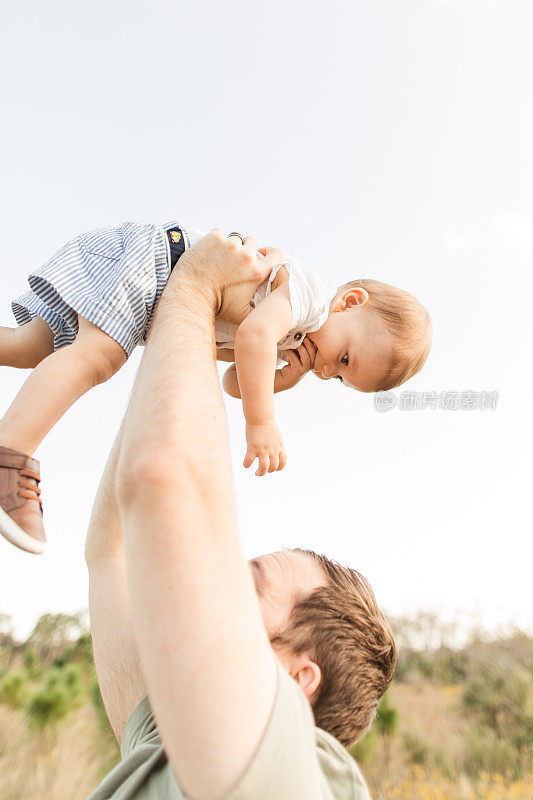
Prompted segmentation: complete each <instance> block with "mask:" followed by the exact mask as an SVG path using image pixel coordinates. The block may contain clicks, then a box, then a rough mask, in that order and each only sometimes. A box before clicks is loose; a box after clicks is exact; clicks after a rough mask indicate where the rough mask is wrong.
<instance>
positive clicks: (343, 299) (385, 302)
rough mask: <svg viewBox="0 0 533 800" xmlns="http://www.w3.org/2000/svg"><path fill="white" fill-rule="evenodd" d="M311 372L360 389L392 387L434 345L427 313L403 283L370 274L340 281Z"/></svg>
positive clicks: (318, 335)
mask: <svg viewBox="0 0 533 800" xmlns="http://www.w3.org/2000/svg"><path fill="white" fill-rule="evenodd" d="M307 335H308V337H309V339H310V340H311V341H312V342H313V344H314V345H315V346H316V348H317V352H316V357H315V364H314V367H313V372H314V373H315V375H317V376H318V377H319V378H322V379H328V378H340V379H341V380H342V382H343V383H344V384H345V385H346V386H350V387H351V388H352V389H358V390H359V391H361V392H376V391H381V390H385V389H393V388H394V387H395V386H399V385H400V384H402V383H404V381H406V380H408V379H409V378H411V377H413V375H416V373H417V372H418V371H419V370H420V369H422V367H423V365H424V363H425V361H426V358H427V356H428V353H429V349H430V347H431V338H432V329H431V321H430V319H429V315H428V313H427V311H426V310H425V308H423V307H422V306H421V305H420V303H419V302H418V300H417V299H416V298H415V297H413V296H412V295H411V294H409V293H408V292H405V291H403V289H398V288H397V287H396V286H389V284H387V283H381V281H375V280H370V279H360V280H355V281H350V283H347V284H345V285H344V286H341V287H340V288H339V289H338V291H337V294H336V295H335V297H334V298H333V300H332V302H331V306H330V311H329V316H328V318H327V320H326V322H325V323H324V324H323V325H322V327H321V328H320V329H319V330H318V331H315V332H314V333H309V334H307Z"/></svg>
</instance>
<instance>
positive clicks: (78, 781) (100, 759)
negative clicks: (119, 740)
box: [0, 685, 533, 800]
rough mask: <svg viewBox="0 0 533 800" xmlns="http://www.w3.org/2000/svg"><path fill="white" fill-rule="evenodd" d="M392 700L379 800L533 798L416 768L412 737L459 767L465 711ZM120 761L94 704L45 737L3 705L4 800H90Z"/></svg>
mask: <svg viewBox="0 0 533 800" xmlns="http://www.w3.org/2000/svg"><path fill="white" fill-rule="evenodd" d="M391 699H392V701H393V702H394V704H395V706H396V707H397V708H398V710H399V715H400V723H399V726H398V731H397V733H396V735H395V736H394V737H393V738H392V740H391V741H390V742H388V743H387V742H386V741H380V742H379V743H378V746H377V747H376V749H375V751H374V752H373V753H372V755H371V756H370V757H369V758H368V759H365V761H364V762H363V763H362V764H361V768H362V770H363V772H364V774H365V777H366V778H367V780H368V783H369V785H370V788H371V791H372V796H373V798H374V800H529V799H530V798H533V790H532V787H533V775H531V774H530V775H525V776H522V777H521V778H519V779H518V778H513V777H511V776H505V775H500V774H487V773H482V774H480V776H479V777H478V778H477V780H472V779H470V778H468V777H467V776H465V775H462V776H459V778H457V777H455V776H452V775H451V774H450V773H448V775H447V774H446V769H445V765H444V764H443V763H442V762H441V763H440V766H439V757H438V756H437V766H436V765H435V763H428V764H416V763H412V760H411V758H412V753H411V751H410V750H409V749H408V747H407V748H406V746H405V740H404V737H405V736H407V737H409V736H413V731H414V732H415V735H416V736H417V737H419V738H420V741H423V742H425V743H426V744H427V745H428V751H430V752H433V753H437V754H439V753H441V754H446V756H447V758H448V759H450V761H451V762H452V763H453V759H454V758H455V757H456V756H457V755H458V754H459V753H460V751H461V742H462V740H463V736H464V734H465V729H466V724H465V721H464V719H463V718H462V717H461V714H460V713H459V710H458V703H457V699H458V689H457V687H438V688H437V687H433V686H430V685H421V686H418V687H412V686H402V685H396V686H394V687H393V690H392V692H391ZM415 755H416V754H415ZM419 757H420V756H419ZM116 758H117V754H116V749H115V748H114V747H112V746H111V744H110V741H109V739H108V738H107V736H106V734H105V733H104V732H103V731H102V729H101V727H100V725H99V722H98V719H97V714H96V712H95V709H94V708H93V707H92V705H91V704H90V703H89V702H84V703H83V705H82V706H81V707H80V708H77V709H75V710H74V711H72V712H71V714H70V715H69V716H68V718H67V719H66V720H65V721H64V722H63V723H61V725H59V726H58V727H57V729H56V730H54V731H51V732H47V733H44V734H43V733H41V734H36V733H35V731H33V730H32V729H31V727H29V726H28V723H27V720H26V718H25V715H24V713H23V712H22V711H20V710H14V709H11V708H9V707H8V706H6V705H0V797H1V798H2V800H35V798H39V800H85V798H87V796H88V795H89V794H90V792H91V791H92V790H93V789H94V788H95V786H96V785H97V784H98V782H99V780H100V779H101V777H102V776H103V775H104V774H105V773H106V772H107V770H108V769H110V768H111V766H112V765H113V764H114V763H115V761H116ZM443 766H444V769H443Z"/></svg>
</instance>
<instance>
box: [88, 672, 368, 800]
mask: <svg viewBox="0 0 533 800" xmlns="http://www.w3.org/2000/svg"><path fill="white" fill-rule="evenodd" d="M277 666H278V686H277V691H276V699H275V701H274V708H273V710H272V715H271V717H270V721H269V723H268V726H267V729H266V731H265V734H264V736H263V739H262V741H261V742H260V744H259V746H258V748H257V751H256V752H255V755H254V756H253V758H252V760H251V762H250V764H249V765H248V767H247V769H246V770H245V772H244V775H243V776H242V777H241V779H240V780H239V782H238V784H237V785H236V786H235V787H234V788H233V790H232V791H231V792H230V793H229V794H228V795H227V796H226V800H370V795H369V793H368V789H367V787H366V784H365V782H364V779H363V777H362V775H361V772H360V771H359V768H358V766H357V764H356V763H355V761H354V760H353V758H352V757H351V756H350V754H349V753H348V752H347V750H345V748H344V747H343V746H342V745H341V744H340V743H339V742H338V741H337V740H336V739H335V738H334V737H333V736H331V735H330V734H329V733H326V732H325V731H323V730H321V729H320V728H317V727H315V725H314V721H313V716H312V713H311V709H310V706H309V703H308V701H307V699H306V698H305V695H304V694H303V692H302V690H301V689H300V687H299V686H298V684H297V683H296V682H295V681H294V680H293V678H291V677H290V675H289V674H288V673H287V672H286V671H285V670H284V669H283V667H282V666H281V664H280V663H279V662H277ZM121 755H122V761H121V762H120V764H118V765H117V766H116V767H115V769H114V770H112V772H110V773H109V775H108V776H107V777H106V778H105V779H104V780H103V782H102V783H101V784H100V786H99V787H98V789H97V790H96V791H95V792H94V793H93V794H92V795H91V797H90V798H89V800H186V798H185V795H184V794H183V793H182V791H181V789H180V787H179V786H178V783H177V781H176V779H175V777H174V775H173V772H172V769H171V767H170V764H169V762H168V759H167V757H166V755H165V751H164V750H163V746H162V744H161V738H160V736H159V731H158V730H157V727H156V725H155V722H154V717H153V714H152V710H151V708H150V705H149V702H148V698H144V700H141V702H140V703H139V705H138V706H137V708H136V709H135V711H134V712H133V714H132V715H131V717H130V718H129V720H128V722H127V723H126V727H125V728H124V734H123V737H122V744H121Z"/></svg>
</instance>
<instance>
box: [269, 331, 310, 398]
mask: <svg viewBox="0 0 533 800" xmlns="http://www.w3.org/2000/svg"><path fill="white" fill-rule="evenodd" d="M284 355H286V356H287V358H288V359H289V363H288V364H287V366H286V367H283V368H282V369H280V370H277V372H276V376H275V386H274V391H276V392H280V391H285V389H292V387H293V386H296V384H297V383H298V382H299V381H301V380H302V378H303V376H304V375H306V374H307V373H308V372H309V371H310V370H311V369H313V367H314V365H315V356H316V347H315V345H314V344H313V342H312V341H311V340H310V339H309V338H308V337H307V336H306V337H305V339H304V340H303V343H302V344H301V345H300V347H299V348H298V349H297V350H285V351H284Z"/></svg>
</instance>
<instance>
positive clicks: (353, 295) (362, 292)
mask: <svg viewBox="0 0 533 800" xmlns="http://www.w3.org/2000/svg"><path fill="white" fill-rule="evenodd" d="M341 300H342V301H343V304H344V308H355V306H361V307H362V306H366V304H367V303H368V292H367V290H366V289H363V288H362V286H354V287H352V288H351V289H347V290H346V291H345V292H344V294H343V295H342V298H341Z"/></svg>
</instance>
